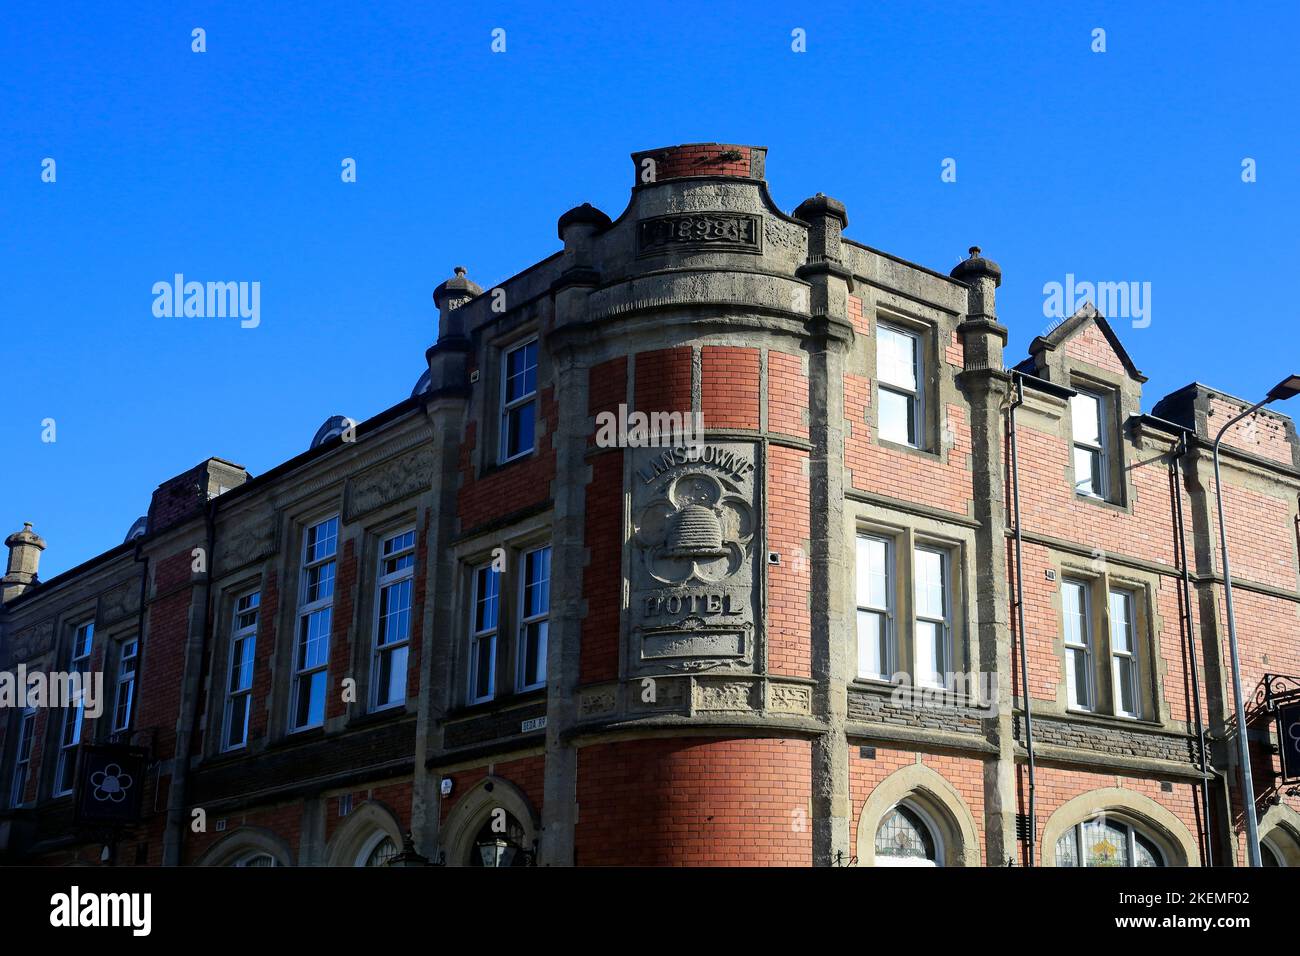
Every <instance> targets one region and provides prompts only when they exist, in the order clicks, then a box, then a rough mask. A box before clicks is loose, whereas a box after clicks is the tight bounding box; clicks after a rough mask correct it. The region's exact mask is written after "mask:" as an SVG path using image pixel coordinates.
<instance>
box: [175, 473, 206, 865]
mask: <svg viewBox="0 0 1300 956" xmlns="http://www.w3.org/2000/svg"><path fill="white" fill-rule="evenodd" d="M203 523H204V526H205V529H206V531H207V551H206V552H205V553H204V558H205V560H206V562H207V565H206V567H207V570H206V572H205V573H204V575H203V620H202V621H201V622H200V625H199V627H198V629H197V630H198V633H197V634H195V633H194V630H195V629H194V628H191V629H190V636H189V637H188V639H187V641H186V644H185V671H184V675H185V676H184V677H183V678H182V680H181V714H180V720H178V721H177V723H176V750H175V755H174V756H173V759H172V779H171V786H170V787H169V788H168V790H167V831H168V832H167V835H168V836H169V837H170V838H171V839H164V841H163V861H162V862H163V866H180V865H181V847H182V845H183V844H184V842H185V831H186V819H185V798H186V794H185V790H186V786H187V784H188V782H189V771H190V741H191V740H192V739H193V737H194V731H195V729H196V727H197V724H198V719H199V686H200V683H201V676H202V675H201V672H202V670H203V649H204V648H205V647H206V646H207V644H208V629H209V627H210V626H211V619H212V562H213V558H214V557H215V553H214V552H215V549H216V542H217V505H216V499H215V498H214V499H211V500H209V501H208V502H206V504H205V505H204V511H203Z"/></svg>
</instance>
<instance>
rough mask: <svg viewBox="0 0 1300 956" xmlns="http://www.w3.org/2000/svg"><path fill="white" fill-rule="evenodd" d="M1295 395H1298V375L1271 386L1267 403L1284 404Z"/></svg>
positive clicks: (1299, 390) (1299, 384) (1299, 380)
mask: <svg viewBox="0 0 1300 956" xmlns="http://www.w3.org/2000/svg"><path fill="white" fill-rule="evenodd" d="M1296 395H1300V375H1291V376H1288V377H1287V378H1284V379H1283V380H1282V381H1280V382H1278V383H1277V384H1276V385H1274V386H1273V390H1272V391H1271V392H1269V393H1268V399H1267V401H1270V402H1284V401H1286V400H1287V399H1288V398H1293V397H1295V396H1296Z"/></svg>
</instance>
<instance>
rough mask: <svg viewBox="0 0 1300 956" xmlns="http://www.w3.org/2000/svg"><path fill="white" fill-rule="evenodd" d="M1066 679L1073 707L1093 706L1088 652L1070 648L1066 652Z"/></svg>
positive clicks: (1070, 702)
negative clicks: (1089, 681) (1089, 680)
mask: <svg viewBox="0 0 1300 956" xmlns="http://www.w3.org/2000/svg"><path fill="white" fill-rule="evenodd" d="M1065 681H1066V689H1067V693H1068V694H1069V704H1070V706H1071V707H1082V708H1084V709H1085V710H1086V709H1089V708H1091V707H1092V693H1091V691H1090V689H1089V683H1088V652H1087V651H1084V650H1080V649H1077V648H1069V649H1067V650H1066V652H1065Z"/></svg>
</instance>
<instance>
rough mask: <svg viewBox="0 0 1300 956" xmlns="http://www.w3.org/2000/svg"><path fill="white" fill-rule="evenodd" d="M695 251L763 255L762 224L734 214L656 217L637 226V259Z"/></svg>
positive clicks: (719, 213) (754, 219) (705, 213)
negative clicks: (719, 250)
mask: <svg viewBox="0 0 1300 956" xmlns="http://www.w3.org/2000/svg"><path fill="white" fill-rule="evenodd" d="M692 247H694V248H707V249H723V250H726V251H728V252H762V251H763V228H762V223H761V222H760V220H759V218H758V216H750V215H746V214H743V213H732V212H703V213H686V214H683V215H677V216H655V217H654V218H652V219H642V220H641V221H640V222H639V223H637V255H640V256H648V255H654V254H655V253H660V252H667V251H668V250H670V249H680V248H687V249H689V248H692Z"/></svg>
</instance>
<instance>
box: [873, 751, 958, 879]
mask: <svg viewBox="0 0 1300 956" xmlns="http://www.w3.org/2000/svg"><path fill="white" fill-rule="evenodd" d="M905 801H906V802H908V803H914V804H916V805H918V806H919V807H920V808H921V809H922V810H924V811H925V813H926V815H927V816H928V817H929V818H930V819H931V820H933V821H934V823H935V824H936V825H937V826H938V827H939V831H940V832H939V837H940V839H941V840H943V845H944V866H979V865H980V841H979V830H978V829H977V828H976V826H975V817H974V815H973V814H972V813H971V812H970V808H969V807H967V806H966V801H965V800H963V799H962V797H961V794H960V793H958V792H957V788H956V787H954V786H953V785H952V784H951V783H949V782H948V780H947V778H946V777H944V776H943V775H942V774H941V773H939V772H938V771H937V770H933V769H931V768H930V767H927V766H925V764H920V763H915V764H909V765H908V766H906V767H903V768H901V769H899V770H895V771H894V772H893V773H891V774H890V775H889V776H888V777H886V778H885V779H884V780H882V781H880V783H879V784H877V785H876V788H875V789H874V790H872V791H871V796H869V797H868V798H867V800H866V802H865V803H864V804H863V805H862V812H861V813H860V814H859V816H858V840H857V851H856V852H857V855H858V866H874V865H875V863H876V831H877V830H879V829H880V824H881V823H882V822H883V821H884V819H885V817H886V816H887V815H888V813H889V811H891V810H893V809H894V807H896V806H898V804H900V803H903V802H905Z"/></svg>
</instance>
